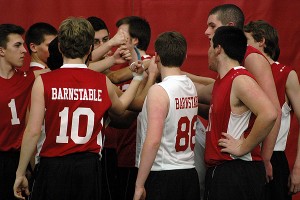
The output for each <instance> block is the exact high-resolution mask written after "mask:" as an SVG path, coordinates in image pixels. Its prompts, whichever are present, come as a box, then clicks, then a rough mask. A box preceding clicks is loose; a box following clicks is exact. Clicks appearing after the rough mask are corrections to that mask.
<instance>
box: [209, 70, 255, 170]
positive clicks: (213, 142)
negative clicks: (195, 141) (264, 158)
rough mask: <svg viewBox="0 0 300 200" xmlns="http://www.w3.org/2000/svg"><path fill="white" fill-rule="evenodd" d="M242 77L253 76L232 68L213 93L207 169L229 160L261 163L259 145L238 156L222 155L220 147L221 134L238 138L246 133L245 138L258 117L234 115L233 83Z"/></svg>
mask: <svg viewBox="0 0 300 200" xmlns="http://www.w3.org/2000/svg"><path fill="white" fill-rule="evenodd" d="M239 75H247V76H250V77H252V78H253V76H252V75H251V74H250V72H248V71H247V70H246V69H245V68H244V67H235V68H233V69H231V70H230V71H229V72H228V73H227V74H226V75H225V76H224V77H223V78H222V79H217V80H216V82H215V83H214V88H213V92H212V99H211V106H210V111H209V124H208V126H207V132H206V146H205V148H206V149H205V162H206V164H207V165H208V166H215V165H218V164H221V163H223V162H225V161H226V160H233V159H237V158H239V159H242V160H246V161H252V160H261V156H260V146H259V145H258V146H256V147H255V148H254V149H253V151H252V152H250V153H248V154H246V155H244V156H241V157H235V156H233V155H230V154H228V153H222V152H221V147H220V146H218V140H219V139H221V137H222V132H227V133H229V134H231V136H232V137H234V138H235V139H237V138H240V136H241V135H242V134H244V136H245V138H246V137H247V136H248V134H249V133H250V131H251V128H252V126H253V123H254V120H255V115H254V114H252V112H251V111H250V110H248V111H246V112H244V113H243V114H241V115H237V114H234V113H232V112H231V106H230V93H231V87H232V82H233V80H234V79H235V78H236V77H237V76H239Z"/></svg>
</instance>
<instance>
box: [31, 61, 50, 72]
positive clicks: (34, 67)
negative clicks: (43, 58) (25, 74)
mask: <svg viewBox="0 0 300 200" xmlns="http://www.w3.org/2000/svg"><path fill="white" fill-rule="evenodd" d="M45 68H46V67H45V66H44V65H42V64H40V63H38V62H30V67H29V69H30V70H32V71H35V70H40V69H45Z"/></svg>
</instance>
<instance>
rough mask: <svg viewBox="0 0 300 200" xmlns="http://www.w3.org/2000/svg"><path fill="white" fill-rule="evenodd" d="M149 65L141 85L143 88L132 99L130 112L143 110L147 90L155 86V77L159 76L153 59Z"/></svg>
mask: <svg viewBox="0 0 300 200" xmlns="http://www.w3.org/2000/svg"><path fill="white" fill-rule="evenodd" d="M150 62H151V63H150V65H149V67H148V70H147V71H148V76H147V78H146V79H145V81H144V84H143V85H142V86H143V88H142V90H141V92H140V93H139V94H138V95H137V96H136V97H135V98H134V100H133V101H132V102H131V104H130V106H129V109H130V110H132V111H137V112H140V111H141V110H142V108H143V104H144V100H145V98H146V96H147V94H148V90H149V88H150V87H151V86H152V85H154V84H155V82H156V79H157V77H158V76H159V75H160V73H159V71H158V69H157V65H156V64H155V61H154V58H152V59H151V61H150Z"/></svg>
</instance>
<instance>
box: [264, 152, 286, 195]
mask: <svg viewBox="0 0 300 200" xmlns="http://www.w3.org/2000/svg"><path fill="white" fill-rule="evenodd" d="M271 164H272V168H273V180H271V181H270V182H269V183H267V184H266V200H292V195H289V188H288V179H289V175H290V169H289V163H288V160H287V158H286V155H285V153H284V151H274V152H273V155H272V158H271Z"/></svg>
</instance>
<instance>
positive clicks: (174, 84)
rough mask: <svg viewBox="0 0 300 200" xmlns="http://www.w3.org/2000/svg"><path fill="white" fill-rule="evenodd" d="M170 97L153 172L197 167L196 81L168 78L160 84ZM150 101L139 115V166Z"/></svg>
mask: <svg viewBox="0 0 300 200" xmlns="http://www.w3.org/2000/svg"><path fill="white" fill-rule="evenodd" d="M158 85H159V86H161V87H162V88H164V90H165V91H166V93H167V94H168V96H169V100H170V105H169V112H168V115H167V117H166V119H165V122H164V129H163V134H162V139H161V144H160V147H159V149H158V152H157V155H156V158H155V160H154V163H153V166H152V168H151V171H162V170H174V169H190V168H194V167H195V166H194V152H193V150H194V146H195V132H196V121H197V110H198V95H197V91H196V88H195V86H194V84H193V82H192V81H191V80H190V79H189V78H188V77H187V76H185V75H181V76H168V77H166V78H164V80H163V81H162V82H161V83H159V84H158ZM146 103H147V99H146V100H145V102H144V105H143V109H142V112H141V113H140V114H139V116H138V126H137V154H136V155H137V166H139V163H140V157H141V150H142V145H143V143H144V141H145V138H146V133H147V121H148V119H147V110H146Z"/></svg>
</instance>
